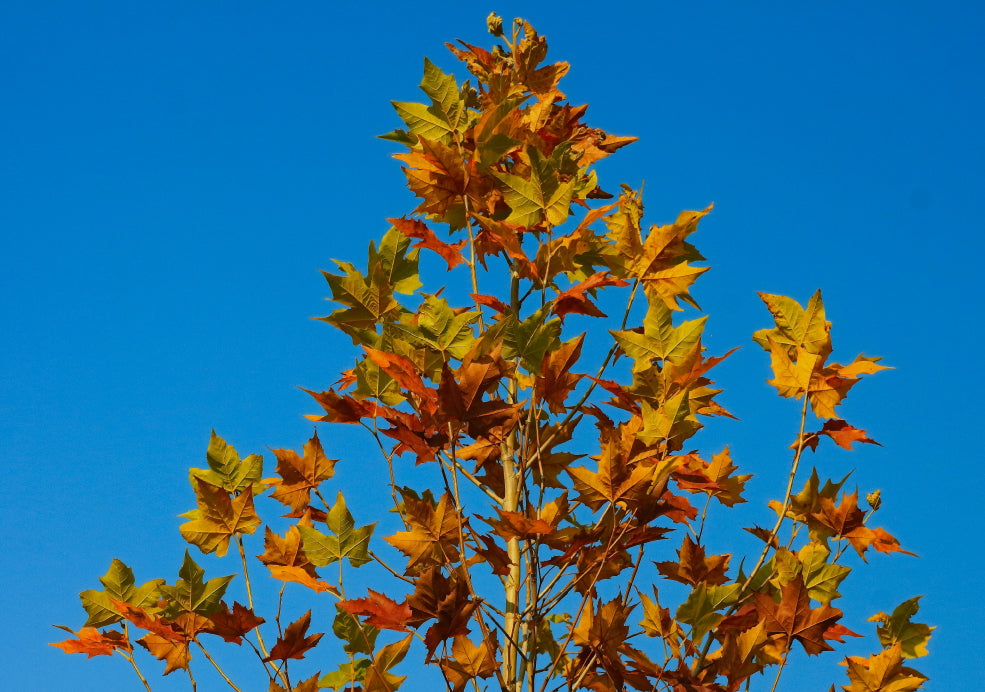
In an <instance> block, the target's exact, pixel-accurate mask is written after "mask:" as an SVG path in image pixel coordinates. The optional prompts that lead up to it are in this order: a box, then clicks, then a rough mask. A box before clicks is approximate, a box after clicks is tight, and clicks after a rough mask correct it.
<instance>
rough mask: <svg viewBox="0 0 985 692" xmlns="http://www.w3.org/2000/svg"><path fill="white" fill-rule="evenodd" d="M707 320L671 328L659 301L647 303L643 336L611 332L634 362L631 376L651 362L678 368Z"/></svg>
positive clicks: (666, 310) (668, 314)
mask: <svg viewBox="0 0 985 692" xmlns="http://www.w3.org/2000/svg"><path fill="white" fill-rule="evenodd" d="M707 320H708V317H707V316H705V317H701V318H699V319H696V320H688V321H686V322H683V323H681V324H680V325H679V326H677V327H674V322H673V312H672V311H671V310H670V308H669V307H667V305H666V304H665V303H664V302H663V301H662V300H652V301H650V309H649V310H648V311H647V313H646V319H644V320H643V333H642V334H640V333H639V332H635V331H631V330H625V331H611V332H610V334H612V336H613V337H614V338H615V339H616V341H617V342H619V345H620V346H621V347H622V350H623V351H625V352H626V355H627V356H629V357H630V358H632V359H633V360H634V363H633V372H638V371H640V370H645V369H646V368H648V367H650V364H651V361H652V360H653V359H654V358H659V359H660V360H666V361H669V362H671V363H674V364H677V363H680V362H681V360H682V359H683V358H684V356H686V355H687V354H688V353H689V352H690V351H691V349H693V348H694V345H695V344H696V343H698V342H699V341H700V340H701V334H702V332H703V331H704V328H705V322H706V321H707Z"/></svg>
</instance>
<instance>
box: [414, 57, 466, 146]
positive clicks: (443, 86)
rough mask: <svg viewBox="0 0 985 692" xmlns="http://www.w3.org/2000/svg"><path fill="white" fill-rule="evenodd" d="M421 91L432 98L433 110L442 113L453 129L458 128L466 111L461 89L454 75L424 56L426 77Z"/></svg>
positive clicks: (422, 81)
mask: <svg viewBox="0 0 985 692" xmlns="http://www.w3.org/2000/svg"><path fill="white" fill-rule="evenodd" d="M421 91H423V92H424V93H425V94H427V95H428V97H429V98H430V99H431V104H432V106H431V110H432V112H435V113H439V114H441V117H442V118H443V119H444V121H445V123H447V124H448V127H449V128H450V129H451V130H457V129H458V126H459V123H460V122H461V120H462V114H463V113H464V111H465V104H464V103H463V102H462V97H461V90H460V89H459V88H458V82H456V81H455V77H454V76H453V75H449V74H445V73H444V72H442V71H441V69H440V68H438V67H437V66H436V65H435V64H434V63H432V62H431V61H430V60H428V59H427V58H424V78H423V79H422V80H421Z"/></svg>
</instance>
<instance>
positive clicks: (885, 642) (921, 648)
mask: <svg viewBox="0 0 985 692" xmlns="http://www.w3.org/2000/svg"><path fill="white" fill-rule="evenodd" d="M920 598H921V596H915V597H914V598H911V599H908V600H906V601H903V602H902V603H901V604H899V605H898V606H896V609H895V610H893V614H892V615H886V613H883V612H879V613H876V614H875V615H873V616H872V617H870V618H869V622H878V623H879V626H878V627H877V628H876V632H877V633H878V635H879V643H880V644H882V646H883V648H889V647H891V646H893V645H895V644H899V645H900V647H901V648H900V652H901V654H902V655H903V657H904V658H920V657H921V656H926V655H927V654H928V653H929V652H928V651H927V642H929V641H930V633H931V632H933V631H934V630H935V629H937V628H936V627H930V626H929V625H925V624H923V623H919V622H911V621H910V618H912V617H913V616H914V615H916V614H917V611H919V610H920Z"/></svg>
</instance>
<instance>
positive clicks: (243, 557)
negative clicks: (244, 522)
mask: <svg viewBox="0 0 985 692" xmlns="http://www.w3.org/2000/svg"><path fill="white" fill-rule="evenodd" d="M234 538H235V539H236V547H237V548H239V557H240V559H241V560H242V561H243V578H244V579H245V580H246V598H247V600H248V601H249V604H250V610H253V587H252V586H251V585H250V571H249V568H248V567H247V566H246V550H244V548H243V537H242V536H240V535H239V534H236V535H235V536H234ZM253 631H254V632H256V635H257V641H258V642H259V643H260V650H261V651H262V652H263V658H267V656H269V655H270V654H268V653H267V647H266V645H265V644H264V643H263V635H262V634H260V626H259V625H257V626H256V627H254V628H253ZM267 665H268V662H267V661H264V662H263V666H264V668H266V667H267ZM269 665H270V667H272V668H273V669H274V672H276V673H277V675H279V676H280V678H281V680H282V681H283V682H284V684H285V685H287V689H291V685H290V683H289V682H288V681H287V678H286V677H285V676H284V673H283V671H281V669H280V668H278V667H277V664H275V663H273V662H270V663H269Z"/></svg>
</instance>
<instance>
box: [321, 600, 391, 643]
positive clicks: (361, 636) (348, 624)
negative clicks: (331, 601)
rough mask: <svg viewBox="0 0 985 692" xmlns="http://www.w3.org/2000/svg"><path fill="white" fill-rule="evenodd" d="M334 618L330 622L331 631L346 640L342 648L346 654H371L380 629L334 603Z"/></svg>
mask: <svg viewBox="0 0 985 692" xmlns="http://www.w3.org/2000/svg"><path fill="white" fill-rule="evenodd" d="M335 609H336V611H337V612H336V614H335V620H334V621H333V622H332V632H333V633H334V634H335V636H336V637H338V638H339V639H341V640H342V641H344V642H346V643H345V644H344V645H343V646H342V649H343V651H345V652H346V653H347V654H359V653H362V654H372V653H373V648H374V647H375V646H376V638H377V637H378V636H379V634H380V631H379V630H378V629H376V628H375V627H373V626H372V625H369V624H366V625H364V624H362V623H360V622H359V618H357V617H355V616H354V615H352V614H351V613H348V612H346V611H345V610H343V609H342V608H341V607H340V606H339V604H338V603H336V604H335Z"/></svg>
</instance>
